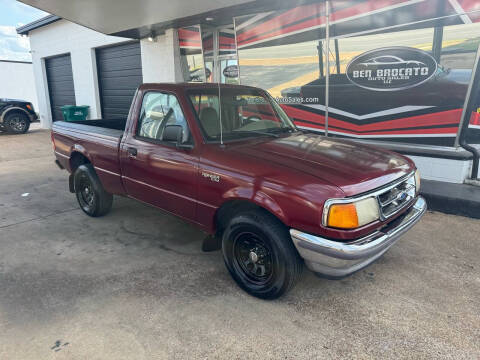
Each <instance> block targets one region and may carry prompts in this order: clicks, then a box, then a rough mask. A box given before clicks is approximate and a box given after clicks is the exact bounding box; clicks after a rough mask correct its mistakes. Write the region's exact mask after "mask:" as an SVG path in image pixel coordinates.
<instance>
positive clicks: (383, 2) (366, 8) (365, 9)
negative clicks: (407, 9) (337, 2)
mask: <svg viewBox="0 0 480 360" xmlns="http://www.w3.org/2000/svg"><path fill="white" fill-rule="evenodd" d="M404 2H407V0H376V1H368V2H364V3H361V4H358V5H356V6H352V7H349V8H346V9H342V10H339V11H334V12H332V16H331V20H330V21H332V22H333V21H338V20H342V19H345V18H349V17H352V16H357V15H362V14H364V15H368V13H370V12H372V11H376V10H379V9H382V8H386V7H390V6H393V5H397V4H401V3H404Z"/></svg>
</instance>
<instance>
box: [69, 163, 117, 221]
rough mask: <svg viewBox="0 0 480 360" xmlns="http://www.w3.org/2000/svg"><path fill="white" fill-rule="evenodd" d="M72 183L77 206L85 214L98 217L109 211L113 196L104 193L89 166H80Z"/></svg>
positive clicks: (91, 167)
mask: <svg viewBox="0 0 480 360" xmlns="http://www.w3.org/2000/svg"><path fill="white" fill-rule="evenodd" d="M73 181H74V186H75V194H76V196H77V201H78V204H79V205H80V208H81V209H82V210H83V212H84V213H85V214H87V215H88V216H92V217H98V216H103V215H105V214H107V213H108V212H109V211H110V209H111V208H112V203H113V196H112V194H109V193H107V192H106V191H105V189H104V188H103V186H102V183H101V182H100V179H99V178H98V176H97V174H96V173H95V170H94V168H93V166H92V165H91V164H86V165H80V166H79V167H78V168H77V170H76V171H75V174H74V179H73Z"/></svg>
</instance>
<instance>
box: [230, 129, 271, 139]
mask: <svg viewBox="0 0 480 360" xmlns="http://www.w3.org/2000/svg"><path fill="white" fill-rule="evenodd" d="M231 134H258V135H266V136H271V137H274V138H278V137H279V135H278V134H275V133H272V132H268V131H257V130H250V131H248V130H233V131H232V132H231ZM224 135H225V134H224Z"/></svg>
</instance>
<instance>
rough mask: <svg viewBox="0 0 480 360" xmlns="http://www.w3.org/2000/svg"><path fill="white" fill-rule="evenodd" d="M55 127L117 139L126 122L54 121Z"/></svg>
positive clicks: (114, 120)
mask: <svg viewBox="0 0 480 360" xmlns="http://www.w3.org/2000/svg"><path fill="white" fill-rule="evenodd" d="M55 126H60V127H62V128H67V129H72V130H73V131H75V130H77V131H87V132H89V133H91V132H93V133H96V134H99V135H105V136H113V137H116V138H118V137H119V136H121V135H123V132H124V131H125V126H126V120H124V119H109V120H105V119H93V120H83V121H68V122H67V121H56V122H55V123H54V127H55Z"/></svg>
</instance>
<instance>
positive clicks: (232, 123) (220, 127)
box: [189, 88, 296, 142]
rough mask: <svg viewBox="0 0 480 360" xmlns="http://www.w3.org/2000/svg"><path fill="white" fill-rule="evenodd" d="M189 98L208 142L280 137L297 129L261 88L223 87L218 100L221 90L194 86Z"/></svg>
mask: <svg viewBox="0 0 480 360" xmlns="http://www.w3.org/2000/svg"><path fill="white" fill-rule="evenodd" d="M189 98H190V101H191V102H192V105H193V108H194V109H195V112H196V113H197V117H198V120H199V123H200V127H201V129H202V131H203V134H204V136H205V138H206V139H207V140H208V141H214V142H215V141H220V138H221V137H222V139H223V141H228V140H237V139H241V138H246V137H259V136H275V137H277V136H279V135H280V134H281V133H284V132H292V131H295V130H296V128H295V125H293V123H292V121H291V120H290V119H289V118H288V116H287V115H286V114H285V112H284V111H283V110H282V108H281V107H280V106H279V105H278V104H277V103H276V102H275V100H274V99H272V97H271V96H270V95H268V94H267V93H264V92H262V91H259V90H255V89H246V88H221V90H220V99H221V101H219V91H218V89H214V88H212V89H195V90H190V91H189ZM220 113H221V116H220ZM220 118H221V123H220ZM220 134H221V135H220Z"/></svg>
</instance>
